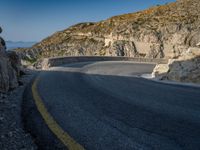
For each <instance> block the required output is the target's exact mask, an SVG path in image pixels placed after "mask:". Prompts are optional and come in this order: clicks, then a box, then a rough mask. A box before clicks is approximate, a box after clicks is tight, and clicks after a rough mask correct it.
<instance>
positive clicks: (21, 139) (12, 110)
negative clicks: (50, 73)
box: [0, 71, 37, 150]
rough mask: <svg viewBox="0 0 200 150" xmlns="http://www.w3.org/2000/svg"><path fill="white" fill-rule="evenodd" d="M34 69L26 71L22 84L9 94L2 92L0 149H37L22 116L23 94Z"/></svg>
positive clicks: (0, 94) (0, 101) (0, 104)
mask: <svg viewBox="0 0 200 150" xmlns="http://www.w3.org/2000/svg"><path fill="white" fill-rule="evenodd" d="M35 73H36V72H34V71H26V75H24V76H23V77H22V78H21V79H20V81H21V85H20V86H19V87H18V88H16V89H15V90H13V91H10V92H8V93H7V94H2V93H0V149H1V150H36V149H37V146H36V145H35V143H34V140H33V139H32V137H31V136H30V134H28V133H26V132H25V131H24V130H23V123H22V118H21V106H22V95H23V92H24V89H25V87H26V85H27V84H28V83H29V82H30V81H31V79H32V78H33V76H34V74H35Z"/></svg>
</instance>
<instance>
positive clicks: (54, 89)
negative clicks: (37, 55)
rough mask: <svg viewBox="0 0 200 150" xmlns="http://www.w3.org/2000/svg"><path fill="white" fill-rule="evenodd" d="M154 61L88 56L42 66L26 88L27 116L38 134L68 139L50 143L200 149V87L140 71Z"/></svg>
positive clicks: (92, 149) (100, 149)
mask: <svg viewBox="0 0 200 150" xmlns="http://www.w3.org/2000/svg"><path fill="white" fill-rule="evenodd" d="M154 66H155V65H153V64H145V63H144V64H142V63H133V62H117V61H115V62H113V61H111V62H82V63H74V64H68V65H65V66H61V67H55V68H52V69H51V70H49V71H44V72H41V73H40V74H39V75H38V76H37V78H36V80H35V81H34V83H33V84H32V90H31V88H29V89H27V91H26V92H25V98H26V99H29V100H30V99H32V101H31V102H27V103H26V104H25V105H26V107H27V110H25V111H26V112H25V113H26V117H27V118H29V119H31V121H28V119H27V120H26V122H29V123H27V124H28V125H31V126H32V127H31V130H34V129H36V130H37V132H35V133H34V135H35V136H36V138H38V139H42V140H43V142H44V141H46V142H48V141H52V140H54V138H56V139H58V141H60V143H62V144H57V143H51V142H50V143H43V146H44V145H45V146H44V147H46V149H51V148H52V149H72V150H73V149H87V150H179V149H183V150H199V149H200V88H195V87H187V86H180V85H169V84H162V83H157V82H153V81H150V80H146V79H143V78H140V77H138V76H139V75H141V74H145V73H150V72H151V71H152V69H153V67H154ZM26 99H25V100H26ZM33 102H34V103H35V104H34V103H33ZM32 105H36V108H37V109H38V112H39V113H38V114H40V115H41V116H42V117H41V118H43V120H41V121H38V120H39V119H38V118H37V117H36V115H37V113H34V109H35V108H33V106H32ZM41 122H45V124H46V126H48V128H50V130H51V132H53V133H54V134H52V135H50V134H48V133H47V132H48V131H46V128H47V127H45V126H42V125H41V124H42V123H41ZM28 125H27V126H28ZM37 136H40V137H37ZM41 136H42V137H41ZM51 136H52V137H51ZM54 136H55V137H54ZM45 139H46V140H45ZM56 144H57V145H58V147H57V148H55V145H56ZM44 147H43V148H44ZM47 147H48V148H47Z"/></svg>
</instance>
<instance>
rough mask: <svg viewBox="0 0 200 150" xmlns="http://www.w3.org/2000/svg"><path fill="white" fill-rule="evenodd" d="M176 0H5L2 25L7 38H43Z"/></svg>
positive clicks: (1, 8) (0, 5)
mask: <svg viewBox="0 0 200 150" xmlns="http://www.w3.org/2000/svg"><path fill="white" fill-rule="evenodd" d="M173 1H175V0H1V1H0V26H1V27H2V28H3V30H4V31H3V34H2V35H1V36H3V37H4V38H5V39H6V40H13V41H40V40H41V39H43V38H45V37H47V36H49V35H51V34H52V33H54V32H56V31H59V30H63V29H66V28H67V27H69V26H71V25H73V24H76V23H79V22H89V21H92V22H93V21H95V22H96V21H100V20H104V19H107V18H109V17H111V16H115V15H119V14H124V13H131V12H135V11H138V10H143V9H146V8H148V7H151V6H155V5H157V4H165V3H167V2H173Z"/></svg>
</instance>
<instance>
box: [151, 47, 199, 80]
mask: <svg viewBox="0 0 200 150" xmlns="http://www.w3.org/2000/svg"><path fill="white" fill-rule="evenodd" d="M152 74H153V76H155V77H156V78H158V79H167V80H173V81H180V82H192V83H200V48H192V47H191V48H189V49H188V50H187V51H186V52H184V53H182V55H181V56H180V57H179V58H177V59H170V60H169V62H168V64H159V65H157V66H156V67H155V69H154V71H153V73H152Z"/></svg>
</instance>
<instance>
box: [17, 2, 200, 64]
mask: <svg viewBox="0 0 200 150" xmlns="http://www.w3.org/2000/svg"><path fill="white" fill-rule="evenodd" d="M199 8H200V1H199V0H178V1H177V2H174V3H170V4H166V5H163V6H155V7H152V8H149V9H147V10H144V11H140V12H136V13H130V14H125V15H120V16H115V17H112V18H109V19H107V20H104V21H100V22H97V23H80V24H77V25H74V26H72V27H69V28H68V29H66V30H64V31H60V32H57V33H55V34H53V35H52V36H50V37H48V38H46V39H44V40H42V41H41V42H40V43H38V44H36V45H34V46H33V47H31V48H29V49H18V50H17V51H18V53H20V55H21V57H22V58H23V60H25V61H26V62H29V63H32V62H35V61H36V60H38V59H39V58H45V57H54V56H81V55H99V56H130V57H147V58H176V57H178V56H180V54H181V53H182V52H183V51H184V50H186V49H187V48H188V47H190V46H193V47H195V46H196V44H197V43H199V42H200V40H199V39H200V9H199Z"/></svg>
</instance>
